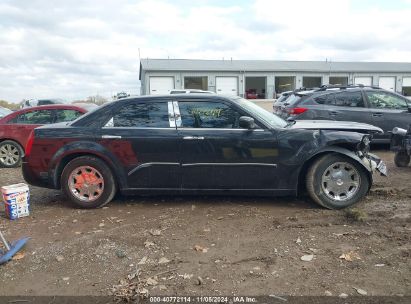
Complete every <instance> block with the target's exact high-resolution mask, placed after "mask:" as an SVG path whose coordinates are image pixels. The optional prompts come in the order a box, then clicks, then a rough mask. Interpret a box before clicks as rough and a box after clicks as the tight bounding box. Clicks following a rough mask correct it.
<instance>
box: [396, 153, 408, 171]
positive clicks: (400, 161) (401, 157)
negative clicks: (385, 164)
mask: <svg viewBox="0 0 411 304" xmlns="http://www.w3.org/2000/svg"><path fill="white" fill-rule="evenodd" d="M394 163H395V165H396V166H397V167H407V166H408V164H409V163H410V156H409V155H408V153H407V152H405V151H399V152H397V153H395V157H394Z"/></svg>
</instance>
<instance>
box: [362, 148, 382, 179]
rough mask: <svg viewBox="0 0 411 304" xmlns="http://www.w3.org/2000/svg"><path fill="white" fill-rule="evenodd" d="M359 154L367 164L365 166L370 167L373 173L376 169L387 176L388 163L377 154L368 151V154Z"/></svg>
mask: <svg viewBox="0 0 411 304" xmlns="http://www.w3.org/2000/svg"><path fill="white" fill-rule="evenodd" d="M359 156H360V158H361V160H362V162H363V163H364V164H365V166H366V167H367V168H369V170H370V172H371V173H373V172H374V171H377V172H379V173H380V174H381V175H382V176H387V174H388V172H387V165H386V164H385V162H384V161H383V160H382V159H381V158H379V157H378V156H377V155H375V154H372V153H367V154H361V155H359Z"/></svg>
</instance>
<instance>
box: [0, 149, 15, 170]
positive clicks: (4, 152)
mask: <svg viewBox="0 0 411 304" xmlns="http://www.w3.org/2000/svg"><path fill="white" fill-rule="evenodd" d="M19 159H20V151H19V149H18V148H17V147H15V146H13V145H9V144H6V145H4V146H1V148H0V162H1V163H2V164H3V165H6V166H13V165H15V164H17V163H18V161H19Z"/></svg>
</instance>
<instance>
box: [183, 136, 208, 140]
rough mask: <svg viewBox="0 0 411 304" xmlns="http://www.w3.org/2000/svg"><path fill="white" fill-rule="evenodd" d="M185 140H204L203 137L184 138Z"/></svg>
mask: <svg viewBox="0 0 411 304" xmlns="http://www.w3.org/2000/svg"><path fill="white" fill-rule="evenodd" d="M183 139H184V140H203V139H204V137H203V136H184V137H183Z"/></svg>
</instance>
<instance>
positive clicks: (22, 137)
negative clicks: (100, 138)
mask: <svg viewBox="0 0 411 304" xmlns="http://www.w3.org/2000/svg"><path fill="white" fill-rule="evenodd" d="M86 112H87V110H86V109H84V108H82V107H78V106H74V105H64V104H60V105H47V106H40V107H32V108H26V109H22V110H19V111H16V112H13V113H10V114H9V115H7V116H4V117H3V118H1V119H0V166H1V167H5V168H13V167H18V166H19V165H20V164H21V159H22V156H23V154H24V147H25V146H26V143H27V139H28V137H29V135H30V133H31V131H32V130H33V129H34V128H37V127H39V126H42V125H46V124H51V123H57V122H64V121H72V120H74V119H76V118H77V117H79V116H81V115H83V114H84V113H86Z"/></svg>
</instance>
